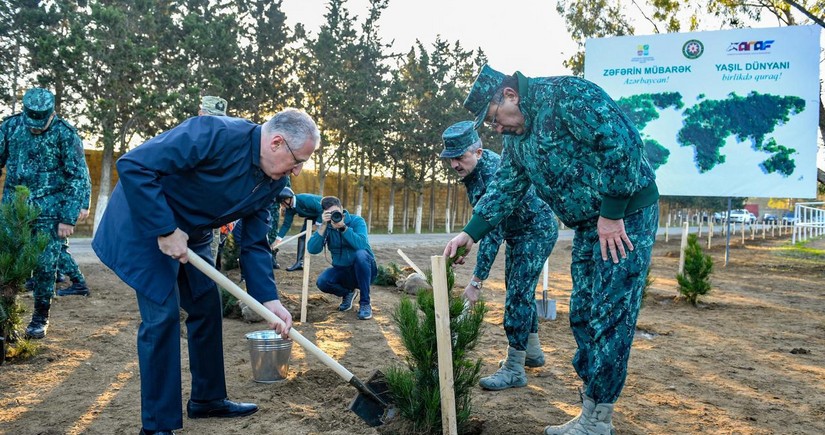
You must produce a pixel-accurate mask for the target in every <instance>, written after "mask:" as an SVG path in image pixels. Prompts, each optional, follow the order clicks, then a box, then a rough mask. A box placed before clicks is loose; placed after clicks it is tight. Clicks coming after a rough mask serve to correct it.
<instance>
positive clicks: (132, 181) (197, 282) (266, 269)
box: [92, 116, 286, 303]
mask: <svg viewBox="0 0 825 435" xmlns="http://www.w3.org/2000/svg"><path fill="white" fill-rule="evenodd" d="M260 148H261V126H260V125H257V124H254V123H251V122H249V121H246V120H244V119H239V118H229V117H224V116H198V117H194V118H189V119H188V120H186V121H184V122H183V123H181V124H180V125H178V126H177V127H175V128H173V129H171V130H169V131H166V132H164V133H162V134H160V135H158V136H156V137H154V138H152V139H150V140H148V141H146V142H145V143H143V144H142V145H140V146H138V147H137V148H135V149H133V150H132V151H129V152H128V153H126V154H125V155H123V157H121V158H120V159H118V161H117V169H118V175H119V177H120V181H119V182H118V184H117V186H115V189H114V191H113V192H112V196H111V199H110V200H109V204H108V206H107V207H106V211H105V213H104V214H103V218H102V220H101V221H100V224H99V226H98V229H97V231H96V232H95V236H94V240H93V241H92V247H93V248H94V250H95V252H96V253H97V255H98V257H99V258H100V260H101V261H103V263H104V264H106V265H107V266H108V267H109V268H111V269H112V270H113V271H114V272H115V273H116V274H117V275H118V276H119V277H120V278H121V279H122V280H123V281H124V282H126V283H127V284H129V285H130V286H131V287H132V288H134V289H135V290H136V291H138V292H140V293H141V294H142V295H144V296H146V297H148V298H149V299H151V300H152V301H154V302H156V303H162V302H163V301H164V300H165V299H166V298H167V297H168V296H169V294H170V293H171V291H172V290H173V289H174V286H175V282H176V279H177V275H178V271H179V267H181V264H180V263H179V262H178V261H176V260H174V259H172V258H171V257H169V256H167V255H164V254H163V253H162V252H161V251H160V248H159V247H158V242H157V238H158V236H159V235H162V234H166V233H169V232H171V231H173V230H174V229H175V228H180V229H181V230H183V231H185V232H186V233H187V234H188V235H189V245H190V247H191V248H192V249H193V250H194V251H195V252H197V253H198V254H199V255H201V256H202V257H205V258H211V253H209V249H208V243H209V240H210V237H211V229H212V228H217V227H219V226H221V225H224V224H226V223H229V222H232V221H234V220H237V219H239V218H241V219H242V221H243V227H244V235H243V237H242V242H241V263H242V265H243V268H244V272H245V273H244V275H245V276H246V279H247V288H248V290H249V294H250V295H251V296H252V297H254V298H255V299H257V300H258V301H261V302H266V301H270V300H273V299H277V298H278V291H277V288H276V286H275V278H274V276H273V273H272V259H271V253H270V250H269V244H268V242H267V238H266V235H267V231H268V230H269V227H270V217H269V212H268V211H267V206H269V204H271V203H272V201H273V200H274V198H275V196H276V195H277V194H278V192H280V191H281V189H283V187H284V186H285V185H286V177H284V178H282V179H280V180H272V179H270V178H269V177H267V176H266V175H265V174H264V173H263V171H262V170H261V168H260ZM183 267H184V270H185V271H186V274H187V278H188V280H189V284H190V287H191V288H192V292H193V297H195V298H197V297H199V296H200V295H202V294H204V293H205V292H207V291H209V290H210V289H214V283H213V282H212V281H211V280H210V279H209V278H208V277H206V276H205V275H203V274H202V273H200V272H199V271H198V270H197V269H195V268H194V267H192V266H191V265H189V264H186V265H183Z"/></svg>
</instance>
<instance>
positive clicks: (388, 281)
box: [373, 262, 404, 286]
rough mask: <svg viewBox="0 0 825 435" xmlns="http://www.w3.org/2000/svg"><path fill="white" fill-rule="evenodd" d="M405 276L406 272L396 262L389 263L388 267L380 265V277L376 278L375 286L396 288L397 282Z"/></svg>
mask: <svg viewBox="0 0 825 435" xmlns="http://www.w3.org/2000/svg"><path fill="white" fill-rule="evenodd" d="M403 275H404V271H402V270H401V268H400V267H399V266H398V264H396V263H394V262H389V263H387V264H386V265H384V264H379V265H378V276H376V277H375V281H374V282H373V284H375V285H385V286H394V285H395V283H396V281H398V280H399V279H401V278H402V277H403Z"/></svg>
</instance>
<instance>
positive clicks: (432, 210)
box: [430, 168, 438, 233]
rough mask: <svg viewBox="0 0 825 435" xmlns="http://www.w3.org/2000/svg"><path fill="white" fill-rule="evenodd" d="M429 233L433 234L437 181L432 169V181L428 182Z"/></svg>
mask: <svg viewBox="0 0 825 435" xmlns="http://www.w3.org/2000/svg"><path fill="white" fill-rule="evenodd" d="M430 183H431V184H430V232H431V233H434V232H435V186H436V184H437V183H438V180H436V178H435V168H433V179H432V180H431V181H430Z"/></svg>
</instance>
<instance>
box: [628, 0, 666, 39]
mask: <svg viewBox="0 0 825 435" xmlns="http://www.w3.org/2000/svg"><path fill="white" fill-rule="evenodd" d="M633 5H634V6H636V9H638V10H639V13H640V14H642V16H643V17H645V19H646V20H647V21H648V22H649V23H650V24H652V25H653V30H654V31H655V32H656V33H661V32H660V31H659V27H658V26H656V23H655V22H653V20H651V19H650V17H648V16H647V14H645V11H643V10H642V8H641V6H639V4H638V3H636V0H633Z"/></svg>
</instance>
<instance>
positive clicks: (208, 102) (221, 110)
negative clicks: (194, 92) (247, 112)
mask: <svg viewBox="0 0 825 435" xmlns="http://www.w3.org/2000/svg"><path fill="white" fill-rule="evenodd" d="M201 110H202V111H203V112H204V113H206V114H207V115H218V116H226V100H224V99H223V98H221V97H214V96H212V95H205V96H204V97H203V98H201Z"/></svg>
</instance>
